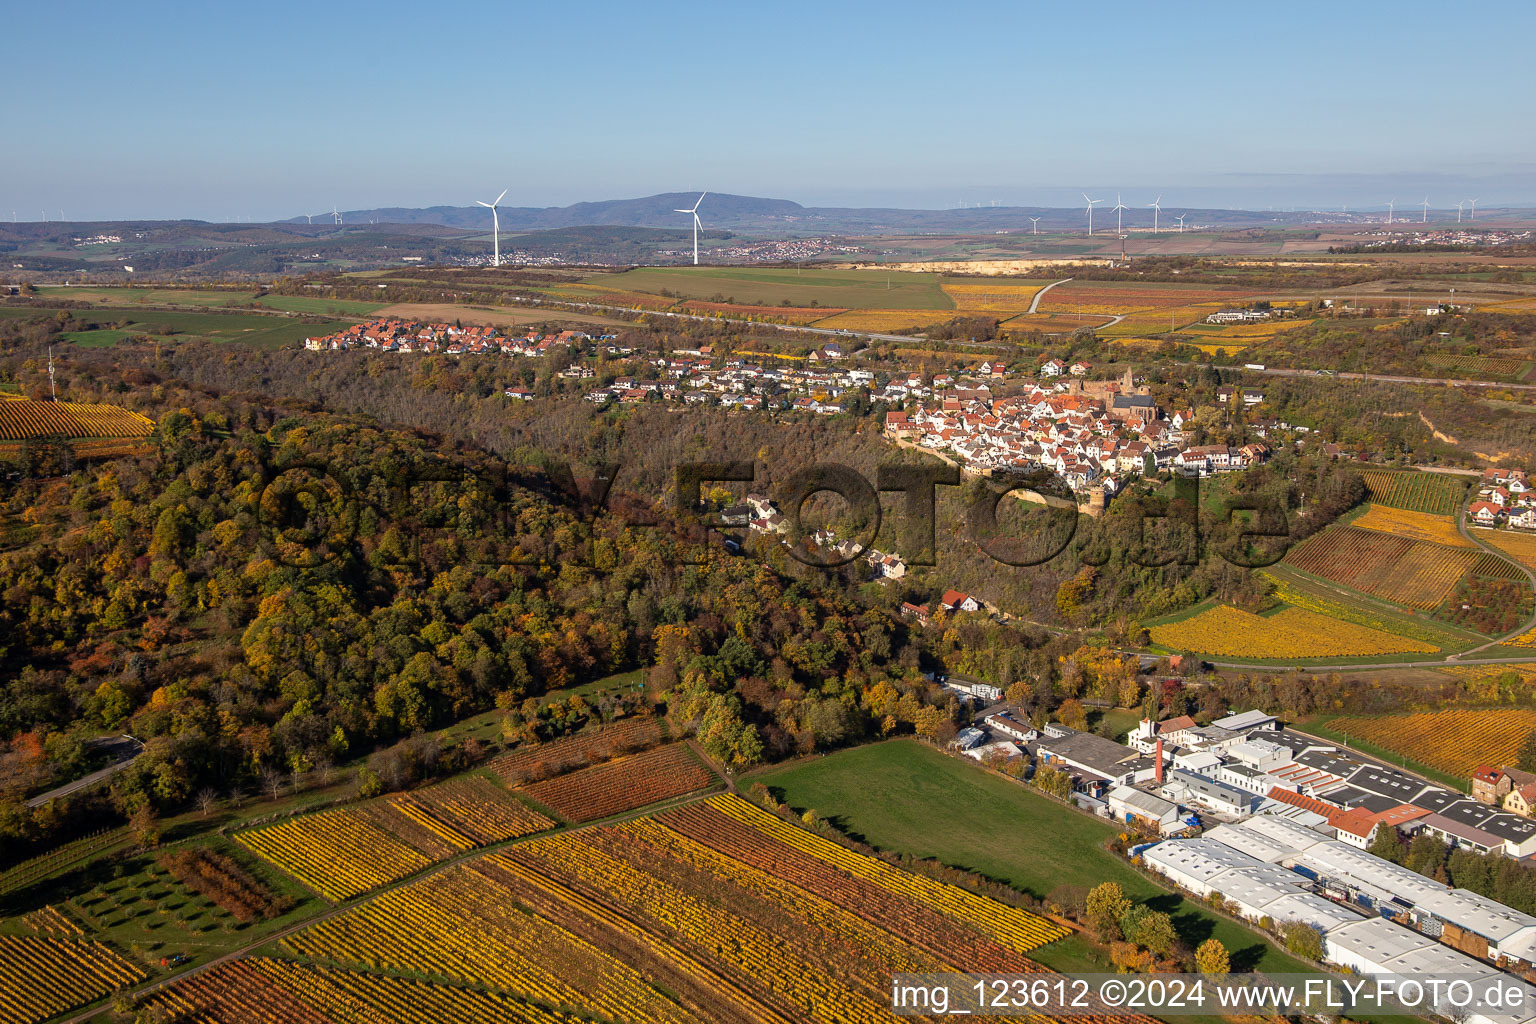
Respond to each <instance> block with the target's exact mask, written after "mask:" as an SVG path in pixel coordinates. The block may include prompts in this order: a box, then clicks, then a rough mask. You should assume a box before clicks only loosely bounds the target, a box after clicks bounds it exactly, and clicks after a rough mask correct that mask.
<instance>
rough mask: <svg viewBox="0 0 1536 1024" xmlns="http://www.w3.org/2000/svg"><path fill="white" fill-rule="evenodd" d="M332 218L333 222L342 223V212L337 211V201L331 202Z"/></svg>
mask: <svg viewBox="0 0 1536 1024" xmlns="http://www.w3.org/2000/svg"><path fill="white" fill-rule="evenodd" d="M331 220H332V222H334V223H336V224H340V223H341V214H339V213H337V212H336V204H335V203H332V204H331Z"/></svg>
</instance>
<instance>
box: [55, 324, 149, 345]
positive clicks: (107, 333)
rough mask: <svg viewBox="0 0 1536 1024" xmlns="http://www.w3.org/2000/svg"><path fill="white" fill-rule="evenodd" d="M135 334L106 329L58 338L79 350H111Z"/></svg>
mask: <svg viewBox="0 0 1536 1024" xmlns="http://www.w3.org/2000/svg"><path fill="white" fill-rule="evenodd" d="M135 333H136V332H134V331H130V330H126V329H124V328H120V327H108V328H103V329H101V330H95V331H69V332H67V333H65V334H61V335H59V337H61V338H63V339H64V340H65V341H68V342H71V343H73V344H76V345H79V346H80V347H81V348H111V347H112V346H113V345H116V344H117V343H118V342H120V341H122V340H123V339H124V338H131V337H132V336H133V335H134V334H135Z"/></svg>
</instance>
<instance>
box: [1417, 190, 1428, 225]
mask: <svg viewBox="0 0 1536 1024" xmlns="http://www.w3.org/2000/svg"><path fill="white" fill-rule="evenodd" d="M1419 205H1420V206H1422V207H1424V215H1423V216H1422V217H1420V218H1419V223H1420V224H1428V223H1429V196H1425V197H1424V201H1423V202H1422V203H1420V204H1419Z"/></svg>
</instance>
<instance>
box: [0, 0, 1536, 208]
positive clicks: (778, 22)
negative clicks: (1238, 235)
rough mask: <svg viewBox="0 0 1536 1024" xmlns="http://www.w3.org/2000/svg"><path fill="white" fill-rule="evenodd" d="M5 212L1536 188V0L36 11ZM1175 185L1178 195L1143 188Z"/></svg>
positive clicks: (1046, 200)
mask: <svg viewBox="0 0 1536 1024" xmlns="http://www.w3.org/2000/svg"><path fill="white" fill-rule="evenodd" d="M3 24H4V31H5V37H6V39H7V41H8V42H7V45H6V47H5V52H6V72H7V75H6V77H7V79H8V83H9V88H8V89H7V90H6V92H7V100H6V103H5V108H6V109H5V114H4V126H5V127H4V131H3V134H0V217H3V216H5V215H7V214H9V212H10V211H11V210H12V209H14V210H16V211H17V216H19V217H20V218H21V219H23V220H28V219H31V220H35V219H37V218H38V217H39V215H40V210H42V209H43V208H45V207H46V208H47V209H48V211H49V218H50V219H52V218H53V217H56V216H57V215H58V212H59V211H60V210H61V209H62V210H63V211H64V212H65V213H66V214H67V215H68V216H69V218H70V219H72V220H73V219H85V218H107V217H137V216H142V217H165V216H189V217H200V218H206V219H217V220H228V219H235V218H236V217H241V216H250V217H254V218H257V219H271V218H275V217H288V216H293V215H295V214H299V213H303V212H310V211H319V210H321V209H325V210H329V209H330V207H331V205H332V204H333V203H335V204H337V205H339V206H341V208H342V209H359V208H365V207H372V206H384V205H401V206H428V205H435V204H452V205H466V204H468V203H469V202H470V201H471V200H473V199H476V198H484V199H490V198H493V197H494V196H495V195H496V193H497V192H499V191H501V189H502V188H506V187H509V186H510V188H511V191H510V192H509V193H508V195H507V199H506V202H507V203H508V204H509V205H524V206H547V205H563V204H566V203H570V202H575V201H579V200H586V199H610V198H622V197H632V196H642V195H649V194H652V193H655V192H663V191H673V190H684V189H703V188H708V189H710V190H711V191H716V192H735V193H741V194H747V195H764V196H773V197H778V198H786V199H793V200H796V201H798V202H802V203H805V204H807V205H830V204H836V205H891V206H920V207H944V206H948V205H954V204H955V203H957V202H959V201H962V200H964V201H969V202H987V201H991V200H999V201H1001V202H1006V203H1010V204H1031V205H1033V204H1050V205H1069V202H1075V201H1077V198H1078V196H1077V194H1078V192H1079V191H1081V190H1082V189H1083V188H1088V189H1089V190H1090V191H1096V192H1100V193H1104V192H1110V193H1112V192H1113V191H1114V190H1116V189H1123V190H1125V192H1126V194H1127V199H1126V201H1127V202H1131V201H1133V200H1134V201H1138V202H1142V203H1145V202H1149V201H1150V200H1151V198H1152V195H1151V194H1150V193H1155V192H1159V191H1160V192H1162V193H1163V194H1164V200H1163V202H1164V205H1244V206H1250V207H1265V206H1277V207H1286V206H1322V205H1337V204H1339V203H1342V202H1348V203H1349V204H1350V205H1351V206H1364V205H1367V204H1373V205H1380V204H1382V203H1384V202H1385V201H1386V200H1387V199H1394V198H1395V199H1397V200H1398V201H1399V204H1400V205H1407V204H1411V203H1415V202H1418V201H1419V200H1421V199H1422V198H1423V197H1424V194H1425V193H1426V192H1427V193H1429V195H1430V198H1431V200H1432V202H1434V203H1435V204H1436V205H1438V206H1441V207H1444V206H1453V205H1454V204H1455V202H1456V200H1458V199H1464V198H1468V197H1470V196H1478V197H1479V198H1481V199H1482V200H1483V202H1482V203H1481V204H1480V205H1481V206H1489V205H1497V204H1499V203H1522V204H1525V203H1532V202H1536V132H1533V130H1532V113H1533V112H1532V101H1533V98H1536V62H1533V61H1531V59H1530V52H1529V51H1530V46H1531V40H1532V39H1533V37H1536V31H1533V30H1536V5H1533V4H1531V3H1529V2H1528V0H1527V2H1518V3H1517V2H1509V3H1481V4H1474V5H1459V4H1422V3H1392V4H1385V3H1383V4H1364V3H1355V2H1349V0H1344V2H1330V3H1311V2H1286V3H1276V4H1254V3H1232V2H1224V3H1210V4H1180V3H1164V4H1149V3H1144V2H1141V3H1127V4H1098V5H1093V6H1083V5H1078V4H1067V3H1052V4H1039V3H1017V2H1015V3H996V4H992V3H968V2H954V3H942V4H934V3H905V2H883V3H863V4H855V3H836V2H831V0H823V2H819V3H799V2H778V3H774V4H757V3H743V2H739V0H738V2H733V3H643V2H632V0H631V2H624V3H605V2H595V3H594V2H589V3H583V4H575V3H453V2H446V3H430V2H425V3H424V2H419V0H412V2H395V0H371V2H369V3H357V4H353V3H327V2H324V0H321V2H311V3H288V2H281V0H279V2H269V3H263V4H254V5H250V4H239V5H235V4H221V3H206V4H203V3H198V4H194V3H186V4H169V3H156V2H148V3H123V2H121V0H113V2H110V3H97V2H84V3H78V2H77V3H72V4H68V5H66V6H64V7H58V6H53V5H48V4H41V3H33V4H25V5H12V6H11V7H10V8H8V9H7V11H6V14H5V16H4V19H3ZM1143 193H1149V194H1146V195H1143Z"/></svg>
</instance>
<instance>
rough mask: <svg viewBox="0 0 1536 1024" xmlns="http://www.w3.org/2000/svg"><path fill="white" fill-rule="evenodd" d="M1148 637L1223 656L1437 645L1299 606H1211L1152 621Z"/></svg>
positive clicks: (1319, 654)
mask: <svg viewBox="0 0 1536 1024" xmlns="http://www.w3.org/2000/svg"><path fill="white" fill-rule="evenodd" d="M1150 632H1151V634H1152V642H1153V643H1155V644H1158V645H1160V646H1162V647H1165V648H1168V649H1169V650H1176V651H1196V652H1198V653H1201V654H1210V655H1215V656H1218V657H1228V658H1331V657H1348V656H1356V655H1371V654H1410V653H1423V654H1430V653H1433V652H1435V651H1438V650H1439V649H1440V648H1438V647H1435V646H1434V645H1433V644H1427V643H1424V642H1423V641H1421V640H1415V639H1413V638H1411V637H1406V636H1398V635H1396V634H1393V633H1388V632H1386V631H1384V630H1380V629H1371V628H1370V627H1369V626H1361V625H1357V624H1355V623H1353V622H1341V621H1340V620H1338V619H1330V618H1328V617H1327V616H1325V615H1319V614H1317V613H1316V612H1310V611H1307V610H1306V609H1303V608H1292V607H1286V608H1283V609H1281V610H1280V611H1278V612H1276V613H1274V614H1273V615H1254V614H1252V613H1250V612H1245V611H1242V610H1240V609H1237V608H1233V607H1232V606H1230V605H1224V604H1222V605H1216V606H1215V607H1213V608H1210V609H1208V610H1206V611H1203V612H1201V613H1200V614H1199V615H1196V616H1193V617H1192V618H1188V619H1184V620H1183V621H1181V622H1170V623H1167V624H1165V625H1161V626H1153V627H1152V628H1151V630H1150Z"/></svg>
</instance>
